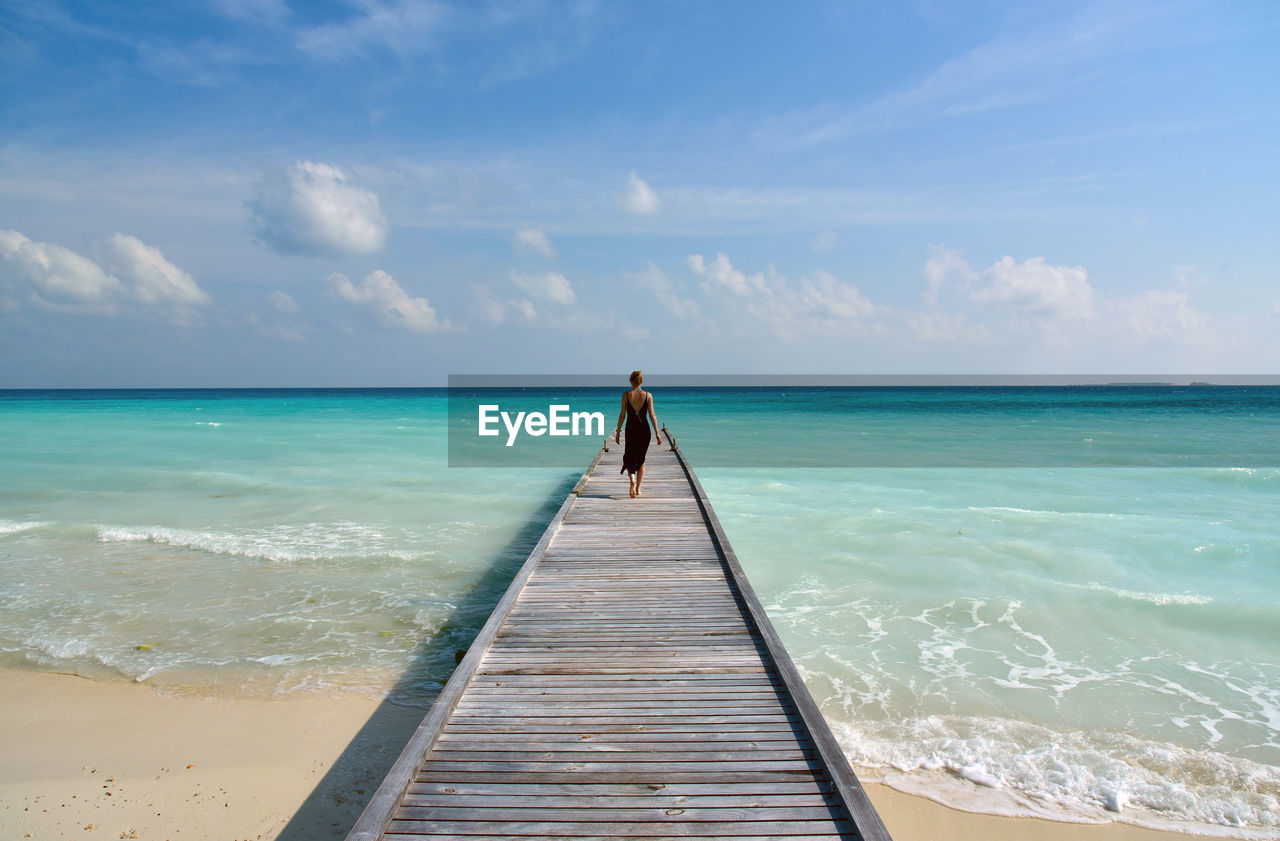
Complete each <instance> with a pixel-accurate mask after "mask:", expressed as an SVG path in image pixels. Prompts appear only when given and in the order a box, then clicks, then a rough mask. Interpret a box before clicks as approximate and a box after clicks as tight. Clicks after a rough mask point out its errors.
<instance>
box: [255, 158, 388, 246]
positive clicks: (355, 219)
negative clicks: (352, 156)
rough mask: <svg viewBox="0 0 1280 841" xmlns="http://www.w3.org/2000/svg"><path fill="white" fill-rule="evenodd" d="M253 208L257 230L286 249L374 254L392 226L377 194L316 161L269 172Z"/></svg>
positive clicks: (268, 239)
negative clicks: (383, 211) (384, 213)
mask: <svg viewBox="0 0 1280 841" xmlns="http://www.w3.org/2000/svg"><path fill="white" fill-rule="evenodd" d="M249 209H250V212H251V214H252V221H253V227H254V230H255V232H256V233H257V235H258V236H259V237H260V238H261V239H262V241H263V242H264V243H266V244H267V245H268V246H270V247H271V248H272V249H274V250H275V251H278V252H280V253H281V254H312V255H318V254H323V255H350V254H369V253H372V252H375V251H378V250H380V249H381V248H382V246H383V244H384V243H385V242H386V239H387V233H388V229H389V225H388V224H387V218H386V216H384V215H383V213H382V207H381V206H380V204H379V202H378V196H377V194H376V193H374V192H373V191H372V190H367V189H364V188H363V187H357V186H356V185H355V184H352V183H351V182H350V181H349V180H348V178H347V175H346V174H345V173H344V172H343V171H342V170H340V169H338V168H337V167H334V166H329V165H328V164H322V163H312V162H311V161H298V162H297V163H295V164H293V165H292V166H290V167H287V168H285V169H278V170H273V171H271V172H268V173H266V174H265V176H264V177H263V179H262V181H261V183H260V184H259V185H258V192H257V195H256V196H255V197H254V198H253V200H252V201H251V202H250V203H249Z"/></svg>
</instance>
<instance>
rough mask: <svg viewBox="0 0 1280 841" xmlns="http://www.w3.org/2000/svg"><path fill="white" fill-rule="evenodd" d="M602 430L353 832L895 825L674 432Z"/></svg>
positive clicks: (832, 832)
mask: <svg viewBox="0 0 1280 841" xmlns="http://www.w3.org/2000/svg"><path fill="white" fill-rule="evenodd" d="M621 459H622V447H620V446H617V445H613V444H611V443H609V444H606V446H605V447H604V448H602V449H601V451H600V452H599V453H598V454H597V456H596V457H595V459H594V460H593V461H592V462H591V465H590V466H589V467H588V468H587V470H586V472H584V473H583V474H582V477H581V479H579V480H578V483H577V484H576V485H575V487H574V489H573V491H572V492H571V493H570V494H569V496H568V498H567V499H565V501H564V503H563V504H562V505H561V507H560V510H559V511H558V512H557V513H556V515H555V517H554V519H552V521H551V524H550V525H549V526H548V527H547V530H546V532H545V533H544V534H543V536H542V539H541V540H540V541H539V542H538V545H537V546H536V547H534V550H533V551H532V552H531V553H530V555H529V558H528V560H526V561H525V563H524V566H522V567H521V569H520V571H519V572H518V573H517V574H516V577H515V580H514V581H513V582H512V583H511V586H510V588H509V589H508V590H507V592H506V594H505V595H504V596H503V598H502V600H501V601H500V602H499V603H498V606H497V607H496V608H495V609H494V611H493V613H492V615H491V616H490V617H489V621H488V622H487V623H486V624H485V626H484V628H483V629H482V630H481V632H480V634H479V636H477V638H476V640H475V642H474V643H473V644H472V646H471V648H470V650H469V651H468V653H467V655H466V657H465V658H463V660H462V663H461V664H459V666H458V668H457V670H456V671H455V672H454V674H453V677H452V678H451V679H450V680H449V682H448V684H447V685H446V686H445V688H444V690H443V691H442V692H441V694H440V697H439V698H438V699H437V700H436V702H435V705H434V706H433V707H432V708H431V711H430V712H429V713H428V714H427V716H426V718H425V719H423V722H422V724H421V725H420V726H419V728H418V730H417V732H416V733H415V734H414V736H413V738H412V739H411V740H410V741H409V744H408V745H407V746H406V747H405V749H404V751H403V753H402V754H401V756H400V758H399V759H398V760H397V762H396V764H395V765H394V766H393V767H392V769H391V771H390V772H389V773H388V775H387V778H386V779H385V780H384V781H383V783H382V785H381V786H379V787H378V790H377V791H376V792H375V793H374V797H373V799H372V800H371V801H370V803H369V805H368V807H367V808H366V809H365V811H364V814H363V815H362V816H361V817H360V820H359V822H357V824H356V826H355V828H354V829H352V831H351V833H350V835H348V841H373V840H374V839H389V840H391V839H398V841H411V839H422V838H424V837H430V838H434V839H444V838H456V839H468V841H481V840H482V839H498V838H534V837H537V838H577V839H583V838H646V839H657V838H691V837H721V838H737V839H766V838H768V839H782V838H862V839H865V841H888V839H889V834H888V832H887V831H886V830H885V828H884V825H883V824H882V823H881V821H880V818H879V816H878V815H877V814H876V812H875V809H874V808H873V807H872V806H871V804H870V802H869V801H868V800H867V797H866V794H865V793H864V791H863V790H862V787H861V786H860V785H859V784H858V781H857V779H856V778H855V777H854V776H853V773H852V772H851V770H850V769H849V765H848V763H847V762H846V760H845V758H844V755H843V753H842V752H841V751H840V748H839V746H838V745H837V744H836V741H835V739H834V738H833V737H832V735H831V732H830V730H829V729H828V728H827V725H826V722H825V721H824V720H823V719H822V716H821V714H820V713H819V711H818V708H817V706H816V705H815V704H814V702H813V699H812V698H811V697H810V696H809V692H808V690H807V689H806V688H805V686H804V683H803V682H802V681H801V679H800V675H799V673H798V672H797V671H796V668H795V666H794V664H792V662H791V659H790V657H788V655H787V653H786V650H785V649H784V648H783V646H782V642H781V640H780V639H779V638H778V635H777V633H776V632H775V631H774V629H773V626H772V624H770V622H769V619H768V617H767V616H765V613H764V609H763V608H762V607H761V605H760V601H759V599H758V598H757V597H756V595H755V593H754V592H753V591H752V590H751V585H750V584H749V583H748V582H747V579H746V576H745V575H744V574H743V572H742V568H741V566H739V564H738V561H737V558H736V556H735V555H734V554H733V549H732V548H731V547H730V546H729V542H728V540H727V539H726V538H725V535H724V530H723V529H722V528H721V526H720V522H719V520H718V519H717V518H716V515H715V512H714V510H713V509H712V508H711V503H710V502H709V501H708V500H707V498H706V494H705V493H704V492H703V490H702V485H701V484H700V483H699V482H698V478H697V476H696V475H694V473H693V470H692V469H691V468H690V467H689V465H688V463H687V462H686V461H685V459H684V456H683V454H682V453H681V452H680V450H679V448H678V447H675V446H670V447H668V446H661V447H659V446H656V445H654V446H652V447H650V449H649V455H648V458H647V467H646V474H645V482H644V489H643V496H641V497H640V498H639V499H631V498H629V496H628V493H627V481H626V477H625V476H620V475H619V473H618V471H619V468H620V465H621Z"/></svg>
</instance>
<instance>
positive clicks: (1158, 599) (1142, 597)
mask: <svg viewBox="0 0 1280 841" xmlns="http://www.w3.org/2000/svg"><path fill="white" fill-rule="evenodd" d="M1084 589H1086V590H1097V591H1098V592H1100V593H1110V594H1111V595H1113V596H1119V597H1120V598H1122V599H1129V600H1131V601H1138V602H1150V603H1151V604H1154V605H1160V606H1162V607H1163V606H1164V605H1170V604H1181V605H1192V604H1201V605H1203V604H1212V603H1213V596H1201V595H1197V594H1195V593H1142V592H1139V591H1137V590H1125V589H1123V588H1121V587H1109V586H1107V585H1106V584H1102V583H1099V582H1097V581H1094V582H1091V583H1090V584H1088V585H1086V586H1085V587H1084Z"/></svg>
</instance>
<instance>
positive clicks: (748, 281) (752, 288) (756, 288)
mask: <svg viewBox="0 0 1280 841" xmlns="http://www.w3.org/2000/svg"><path fill="white" fill-rule="evenodd" d="M688 262H689V268H690V269H692V270H693V272H694V274H698V275H701V276H703V277H705V278H706V279H707V283H706V284H705V285H704V289H705V290H706V292H707V294H709V295H712V296H714V295H716V294H717V293H721V292H726V293H728V294H730V295H737V296H748V295H752V294H753V293H754V294H760V295H765V294H767V292H768V284H767V283H766V282H765V279H764V275H763V274H760V273H756V274H754V275H752V276H751V277H747V276H746V275H745V274H744V273H742V272H741V271H739V270H737V269H735V268H734V267H733V264H732V263H730V262H729V257H728V255H726V254H723V253H722V254H717V255H716V259H715V260H714V261H713V262H711V263H707V261H706V260H705V259H704V258H703V256H702V255H701V254H691V255H689V261H688Z"/></svg>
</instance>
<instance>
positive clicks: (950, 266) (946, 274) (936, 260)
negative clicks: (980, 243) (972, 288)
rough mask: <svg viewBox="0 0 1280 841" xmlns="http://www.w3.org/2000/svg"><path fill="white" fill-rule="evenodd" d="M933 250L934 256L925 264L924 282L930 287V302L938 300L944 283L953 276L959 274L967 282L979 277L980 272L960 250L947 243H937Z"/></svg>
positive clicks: (926, 298)
mask: <svg viewBox="0 0 1280 841" xmlns="http://www.w3.org/2000/svg"><path fill="white" fill-rule="evenodd" d="M932 251H933V254H932V256H931V257H929V259H928V261H926V262H925V264H924V282H925V283H926V284H927V285H928V287H929V291H928V292H926V293H925V300H927V301H928V302H929V303H930V304H933V303H936V302H937V300H938V293H939V292H940V291H941V290H942V287H943V285H944V284H946V283H947V281H949V280H951V279H952V278H953V277H956V276H958V277H960V278H961V279H962V280H964V281H966V282H972V281H974V280H977V279H978V273H977V272H975V271H973V269H970V268H969V264H968V263H967V262H965V259H964V257H962V256H960V252H958V251H952V250H951V249H949V248H947V247H946V246H945V245H935V246H933V248H932Z"/></svg>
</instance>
